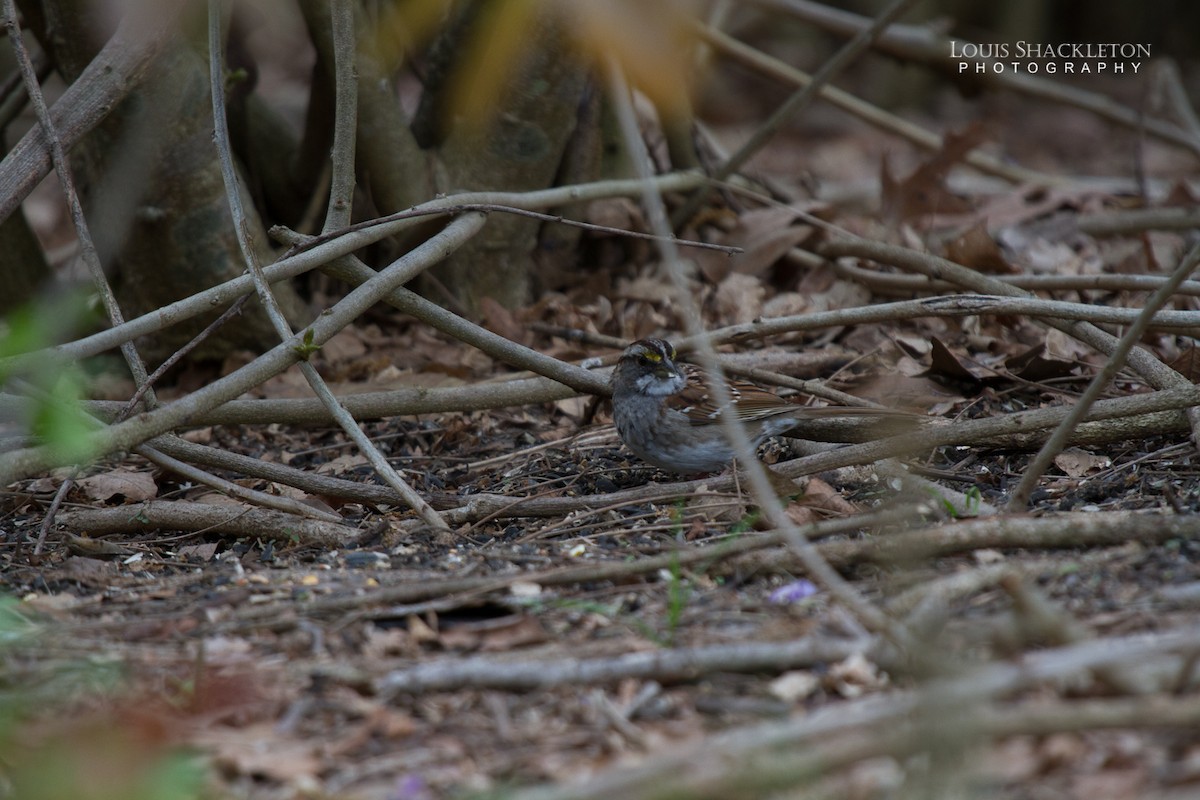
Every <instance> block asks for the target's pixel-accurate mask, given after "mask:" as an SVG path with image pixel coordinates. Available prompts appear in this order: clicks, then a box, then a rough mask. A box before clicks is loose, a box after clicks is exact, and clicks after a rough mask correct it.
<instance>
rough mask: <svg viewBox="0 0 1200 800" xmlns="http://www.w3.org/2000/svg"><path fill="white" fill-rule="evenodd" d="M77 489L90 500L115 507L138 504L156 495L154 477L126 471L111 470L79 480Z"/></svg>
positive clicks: (143, 473)
mask: <svg viewBox="0 0 1200 800" xmlns="http://www.w3.org/2000/svg"><path fill="white" fill-rule="evenodd" d="M78 483H79V488H81V489H83V491H84V494H86V495H87V496H88V497H90V498H91V499H92V500H97V501H99V502H101V503H109V502H110V501H111V502H112V504H114V505H116V504H119V503H123V502H124V503H140V502H142V501H143V500H150V499H152V498H154V497H156V496H157V495H158V485H157V484H156V483H155V482H154V476H153V475H151V474H150V473H149V472H129V471H128V470H120V469H118V470H112V471H111V472H103V473H101V474H99V475H90V476H88V477H86V478H80V479H79V481H78Z"/></svg>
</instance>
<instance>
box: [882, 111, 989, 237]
mask: <svg viewBox="0 0 1200 800" xmlns="http://www.w3.org/2000/svg"><path fill="white" fill-rule="evenodd" d="M983 139H984V128H983V126H982V125H980V124H979V123H975V124H974V125H972V126H970V127H969V128H967V129H966V130H965V131H963V132H962V133H947V134H946V136H945V137H944V138H943V139H942V147H941V149H940V150H938V151H937V152H936V153H934V154H933V155H932V156H930V157H929V159H928V160H926V161H925V162H924V163H923V164H922V165H921V166H919V167H917V169H916V170H914V171H913V173H912V174H911V175H909V176H908V177H907V178H894V177H892V174H891V170H890V169H889V167H888V160H887V157H886V155H885V156H884V159H883V164H882V166H881V168H880V184H881V188H882V195H883V212H884V215H885V216H886V217H888V218H889V219H892V220H897V221H900V220H906V219H911V218H912V217H919V216H923V215H925V214H933V213H937V214H963V213H966V212H968V211H970V210H971V204H970V203H968V202H967V201H966V200H963V199H962V198H960V197H959V196H958V195H956V194H954V193H952V192H951V191H950V190H949V189H947V188H946V186H945V180H946V176H947V175H949V174H950V169H951V167H953V166H954V165H955V164H957V163H959V162H960V161H962V160H963V159H964V158H966V156H967V154H968V153H970V152H971V151H972V150H974V149H975V148H976V147H978V146H979V144H980V142H982V141H983Z"/></svg>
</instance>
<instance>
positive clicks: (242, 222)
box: [9, 0, 449, 531]
mask: <svg viewBox="0 0 1200 800" xmlns="http://www.w3.org/2000/svg"><path fill="white" fill-rule="evenodd" d="M9 2H11V0H9ZM339 16H340V15H337V14H336V12H335V26H336V25H339V24H344V21H342V22H341V23H339V22H338V17H339ZM208 46H209V65H210V72H209V76H210V79H211V95H212V105H213V120H214V125H215V128H216V136H215V139H216V143H217V152H218V155H219V160H220V162H221V175H222V177H223V178H224V180H225V195H226V198H227V202H228V203H229V210H230V213H231V214H232V215H233V221H234V228H235V230H236V232H237V239H238V246H239V247H240V249H241V251H242V259H243V260H244V261H245V263H246V266H247V268H248V269H249V270H250V274H251V275H252V276H253V277H254V286H255V289H256V290H257V293H258V298H259V300H260V301H261V302H262V304H263V308H265V309H266V311H267V316H268V317H269V318H270V320H271V324H272V326H273V327H274V328H275V332H276V333H277V334H278V335H279V338H280V340H282V341H283V342H288V341H290V340H292V339H293V337H294V333H293V331H292V327H291V325H290V324H289V323H288V321H287V320H286V319H285V318H284V316H283V311H282V310H281V309H280V307H279V303H278V302H277V301H276V299H275V295H274V293H273V292H272V291H271V284H270V282H268V281H267V279H266V277H265V276H264V275H263V271H262V265H261V264H260V263H259V261H258V256H257V254H256V253H255V252H254V248H253V246H252V244H251V237H250V230H249V224H248V221H247V217H246V214H245V211H244V210H243V209H242V201H241V187H240V185H239V183H238V177H237V170H236V167H235V166H234V162H233V148H232V146H231V144H230V141H229V124H228V121H227V120H226V118H225V84H224V75H225V71H224V64H225V58H224V53H223V48H222V26H221V0H210V2H209V5H208ZM347 83H349V82H347ZM352 133H353V132H352V131H351V136H350V138H351V139H353V135H352ZM345 135H346V133H345V131H343V133H342V136H343V145H344V146H347V147H352V146H351V145H345V142H344V138H345ZM348 152H349V153H350V154H352V153H353V150H352V149H351V150H349V151H348ZM345 155H346V153H345V152H344V153H343V161H342V162H341V163H339V164H335V167H336V168H337V170H338V171H339V174H337V175H335V178H336V180H335V181H334V186H335V188H336V189H340V190H341V191H343V192H344V191H346V190H347V188H348V183H349V184H353V174H352V164H346V163H344V157H345ZM347 169H349V170H351V175H350V176H349V178H347V176H346V175H345V173H346V171H347ZM339 201H341V202H343V203H345V201H346V198H345V197H335V198H332V200H331V203H330V211H331V213H333V212H334V210H335V208H334V207H335V206H336V205H337V203H338V202H339ZM348 214H349V209H348V208H347V209H345V210H344V212H339V213H337V214H334V216H333V217H332V218H333V219H335V220H336V219H339V218H340V217H342V216H348ZM305 344H307V343H305ZM301 346H304V345H301ZM297 364H298V366H299V367H300V371H301V373H302V374H303V375H304V378H305V380H307V381H308V385H309V386H310V387H311V388H312V390H313V392H314V394H316V395H317V397H318V398H320V399H321V402H323V403H324V404H325V406H326V408H327V409H328V410H329V413H330V414H331V415H332V416H333V418H334V419H335V420H336V421H337V423H338V425H340V426H341V428H342V430H344V431H345V432H346V434H347V435H348V436H349V437H350V438H351V439H352V440H353V441H354V443H355V444H356V445H357V446H358V449H359V452H361V453H362V454H363V455H365V456H366V457H367V460H368V461H370V462H371V466H372V467H374V468H375V471H376V472H377V473H378V474H379V476H380V477H381V478H383V480H384V482H385V483H387V484H388V485H389V486H391V487H392V488H393V489H395V490H396V493H397V494H398V495H399V496H400V497H402V498H403V499H404V502H405V503H406V504H407V505H408V506H409V508H411V509H412V510H413V511H415V512H416V513H417V515H418V516H420V517H421V518H422V519H423V520H425V522H426V523H427V524H428V525H430V526H431V527H433V528H435V529H438V530H446V531H448V530H449V526H448V525H446V523H445V521H444V520H443V519H442V518H441V517H440V516H439V515H438V513H437V512H436V511H434V510H433V508H431V507H430V506H429V504H428V503H426V502H425V500H424V498H422V497H421V495H419V494H418V493H417V492H416V491H415V490H414V489H413V488H412V487H411V486H409V485H408V482H407V481H405V480H404V478H402V477H401V476H400V474H399V473H398V472H396V470H395V469H394V468H393V467H392V466H391V464H389V463H388V461H387V459H386V458H384V456H383V454H382V453H380V452H379V449H378V448H377V447H375V445H374V443H373V442H371V440H370V438H368V437H367V435H366V433H364V432H363V430H362V428H361V427H360V426H359V424H358V422H357V421H356V420H355V419H354V417H353V416H351V414H350V413H349V412H348V411H346V409H345V408H343V407H342V406H341V405H340V404H339V403H338V401H337V398H336V397H334V395H333V392H332V391H330V389H329V386H328V384H326V383H325V379H324V378H322V377H321V375H320V373H318V372H317V369H316V367H314V366H313V365H312V364H311V363H310V362H309V361H308V358H307V357H306V356H305V357H302V358H301V359H300V360H299V361H298V362H297Z"/></svg>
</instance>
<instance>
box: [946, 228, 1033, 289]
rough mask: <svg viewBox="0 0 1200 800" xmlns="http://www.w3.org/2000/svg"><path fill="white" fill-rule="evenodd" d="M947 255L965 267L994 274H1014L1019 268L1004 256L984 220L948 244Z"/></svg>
mask: <svg viewBox="0 0 1200 800" xmlns="http://www.w3.org/2000/svg"><path fill="white" fill-rule="evenodd" d="M946 257H947V258H949V259H950V260H951V261H957V262H958V263H959V264H962V265H963V266H964V267H971V268H972V269H975V270H978V271H979V272H984V273H988V274H993V275H1013V274H1016V273H1018V272H1020V270H1019V269H1017V268H1016V267H1014V266H1013V265H1012V264H1010V263H1008V261H1007V260H1006V259H1005V258H1004V254H1003V253H1001V252H1000V248H999V246H997V244H996V240H995V239H993V238H992V237H991V234H989V233H988V230H987V225H986V224H984V222H983V220H980V221H979V222H977V223H975V224H974V225H972V226H971V227H970V228H969V229H968V230H967V231H966V232H965V233H963V234H962V235H961V236H959V237H958V238H957V239H954V240H952V241H951V242H950V243H949V244H948V245H946Z"/></svg>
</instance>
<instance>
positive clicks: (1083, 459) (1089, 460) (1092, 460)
mask: <svg viewBox="0 0 1200 800" xmlns="http://www.w3.org/2000/svg"><path fill="white" fill-rule="evenodd" d="M1054 466H1056V467H1058V468H1059V469H1061V470H1062V471H1063V472H1065V473H1066V474H1067V475H1068V476H1069V477H1071V478H1082V477H1083V476H1084V475H1087V474H1089V473H1092V472H1099V471H1100V470H1102V469H1108V468H1109V467H1111V466H1112V459H1110V458H1109V457H1108V456H1099V455H1094V454H1092V453H1089V452H1087V451H1085V450H1080V449H1079V448H1077V447H1071V448H1068V449H1067V450H1064V451H1062V452H1061V453H1059V454H1058V455H1057V456H1056V457H1055V459H1054Z"/></svg>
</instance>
